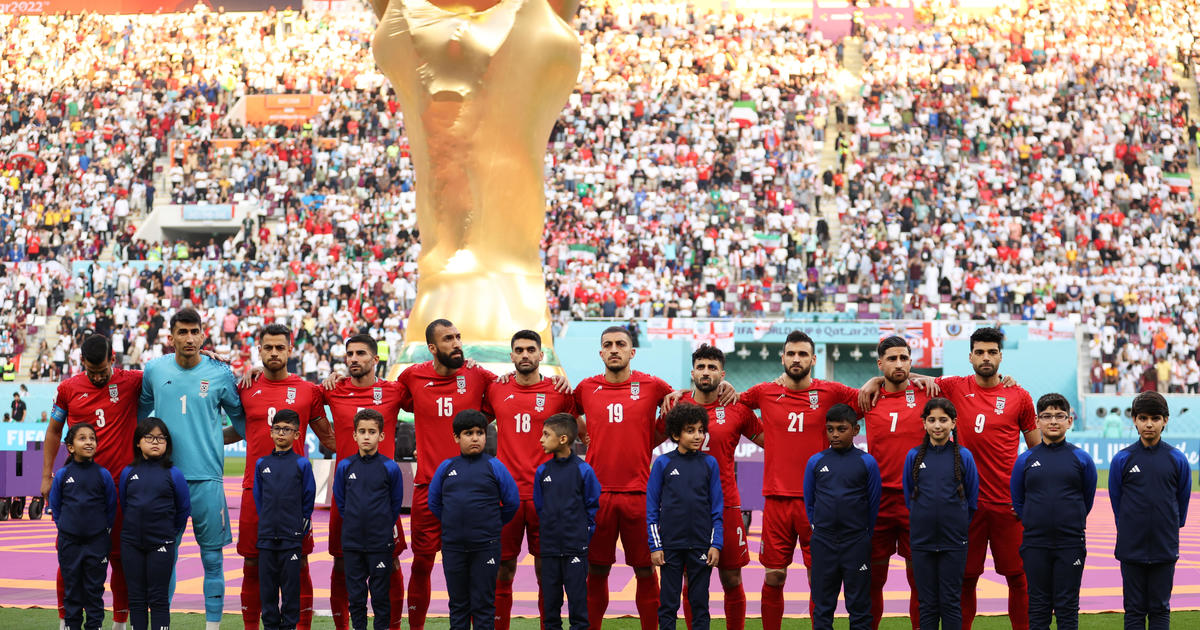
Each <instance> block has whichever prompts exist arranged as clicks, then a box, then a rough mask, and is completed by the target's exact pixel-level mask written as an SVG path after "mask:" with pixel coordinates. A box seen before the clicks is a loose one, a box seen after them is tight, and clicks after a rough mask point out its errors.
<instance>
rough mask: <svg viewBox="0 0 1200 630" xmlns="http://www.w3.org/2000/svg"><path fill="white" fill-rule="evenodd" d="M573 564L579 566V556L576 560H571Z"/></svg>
mask: <svg viewBox="0 0 1200 630" xmlns="http://www.w3.org/2000/svg"><path fill="white" fill-rule="evenodd" d="M571 564H579V556H575V557H574V558H571Z"/></svg>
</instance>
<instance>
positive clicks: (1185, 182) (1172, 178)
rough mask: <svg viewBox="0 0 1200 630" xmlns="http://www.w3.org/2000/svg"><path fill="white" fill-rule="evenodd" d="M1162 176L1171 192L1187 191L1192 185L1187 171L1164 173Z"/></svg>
mask: <svg viewBox="0 0 1200 630" xmlns="http://www.w3.org/2000/svg"><path fill="white" fill-rule="evenodd" d="M1163 177H1164V178H1166V180H1167V185H1168V186H1170V187H1171V192H1173V193H1181V192H1187V191H1188V189H1189V188H1191V187H1192V177H1191V175H1188V174H1187V173H1164V174H1163Z"/></svg>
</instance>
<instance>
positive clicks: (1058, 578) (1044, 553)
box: [1021, 545, 1087, 630]
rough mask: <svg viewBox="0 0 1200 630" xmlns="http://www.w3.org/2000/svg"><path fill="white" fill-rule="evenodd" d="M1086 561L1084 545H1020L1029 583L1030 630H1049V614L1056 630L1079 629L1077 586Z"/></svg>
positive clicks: (1081, 578)
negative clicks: (1051, 546) (1050, 546)
mask: <svg viewBox="0 0 1200 630" xmlns="http://www.w3.org/2000/svg"><path fill="white" fill-rule="evenodd" d="M1086 560H1087V549H1086V548H1084V547H1083V546H1069V547H1054V548H1047V547H1026V546H1024V545H1022V546H1021V561H1022V562H1023V563H1025V579H1026V580H1027V581H1028V582H1029V630H1049V628H1050V617H1051V615H1053V616H1054V618H1055V620H1056V621H1057V622H1058V626H1057V627H1058V629H1059V630H1076V629H1077V628H1079V586H1080V584H1081V583H1082V582H1083V565H1084V563H1085V561H1086Z"/></svg>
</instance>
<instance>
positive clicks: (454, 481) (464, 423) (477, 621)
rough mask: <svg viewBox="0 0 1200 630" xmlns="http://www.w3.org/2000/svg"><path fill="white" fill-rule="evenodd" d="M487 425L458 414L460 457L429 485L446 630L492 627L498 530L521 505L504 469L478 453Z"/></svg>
mask: <svg viewBox="0 0 1200 630" xmlns="http://www.w3.org/2000/svg"><path fill="white" fill-rule="evenodd" d="M487 425H488V419H487V416H485V415H483V413H482V412H479V411H476V410H474V409H467V410H464V411H460V412H458V415H456V416H454V424H453V428H454V441H455V442H458V447H459V450H460V451H461V453H462V454H461V455H459V456H458V457H451V458H450V459H447V460H446V461H444V462H442V463H441V465H440V466H438V469H437V472H435V473H434V474H433V479H431V480H430V481H429V511H430V512H433V515H434V516H436V517H437V518H438V520H440V521H441V522H442V570H443V571H444V572H445V574H446V592H447V593H448V594H449V599H450V628H451V630H469V629H470V628H471V627H474V628H475V630H490V629H491V628H492V627H493V625H494V623H495V614H496V574H497V573H498V572H499V570H500V530H501V529H503V528H504V524H505V523H507V522H508V521H510V520H512V517H513V515H514V514H516V513H517V508H518V507H519V506H520V503H521V497H520V494H519V493H518V492H517V483H516V482H515V481H513V478H512V475H510V474H509V472H508V469H507V468H505V467H504V464H502V463H500V460H498V459H496V458H494V457H492V456H491V455H488V454H486V453H484V452H483V447H484V446H485V445H486V443H487Z"/></svg>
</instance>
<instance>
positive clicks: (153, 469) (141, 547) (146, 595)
mask: <svg viewBox="0 0 1200 630" xmlns="http://www.w3.org/2000/svg"><path fill="white" fill-rule="evenodd" d="M119 494H120V497H121V562H122V563H123V564H124V567H125V585H126V587H127V588H128V589H129V620H130V625H131V626H132V627H134V628H145V627H147V625H148V627H151V628H163V627H166V626H168V625H170V623H171V598H170V591H169V588H170V582H171V573H172V572H173V571H174V570H175V546H176V545H177V544H178V542H179V541H178V540H176V538H175V537H176V534H178V533H179V532H181V531H183V528H184V526H185V525H187V519H188V516H190V515H191V513H192V502H191V494H190V492H189V491H188V485H187V480H186V479H184V476H183V473H182V472H180V471H179V469H178V468H175V467H174V466H172V467H170V468H165V467H163V465H162V460H161V459H154V460H140V461H137V462H136V463H134V464H133V465H131V466H126V467H125V469H124V470H122V471H121V492H120V493H119Z"/></svg>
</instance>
